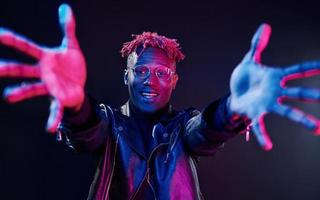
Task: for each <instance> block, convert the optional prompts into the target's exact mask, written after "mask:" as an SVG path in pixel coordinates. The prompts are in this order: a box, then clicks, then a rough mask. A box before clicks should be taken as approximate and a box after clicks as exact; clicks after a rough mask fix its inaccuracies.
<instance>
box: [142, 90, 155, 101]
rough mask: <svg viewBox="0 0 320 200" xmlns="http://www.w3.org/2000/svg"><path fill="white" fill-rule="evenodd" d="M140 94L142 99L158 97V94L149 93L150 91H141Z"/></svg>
mask: <svg viewBox="0 0 320 200" xmlns="http://www.w3.org/2000/svg"><path fill="white" fill-rule="evenodd" d="M140 94H141V95H142V96H143V97H145V98H148V99H151V98H155V97H157V96H158V95H159V93H157V92H150V91H142V92H140Z"/></svg>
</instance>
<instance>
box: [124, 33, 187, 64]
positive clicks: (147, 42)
mask: <svg viewBox="0 0 320 200" xmlns="http://www.w3.org/2000/svg"><path fill="white" fill-rule="evenodd" d="M132 37H133V38H134V39H133V40H132V41H130V42H126V43H124V44H123V47H122V49H121V51H120V52H121V55H122V57H128V56H129V55H130V54H131V53H132V52H135V51H137V48H139V47H141V46H142V47H143V49H144V48H146V47H147V46H151V47H157V48H160V49H162V50H164V51H165V52H166V53H167V56H168V57H169V58H170V59H172V60H174V61H175V62H179V61H181V60H183V59H184V58H185V56H184V55H183V53H182V52H181V51H180V45H179V43H177V41H176V40H175V39H169V38H167V37H165V36H161V35H158V34H157V33H156V32H143V33H142V34H140V35H132Z"/></svg>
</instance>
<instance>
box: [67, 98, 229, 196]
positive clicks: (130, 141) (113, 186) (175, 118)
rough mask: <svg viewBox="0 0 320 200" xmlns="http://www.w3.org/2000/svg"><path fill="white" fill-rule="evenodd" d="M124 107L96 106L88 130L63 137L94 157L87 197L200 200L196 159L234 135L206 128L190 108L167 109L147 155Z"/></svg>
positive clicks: (212, 107)
mask: <svg viewBox="0 0 320 200" xmlns="http://www.w3.org/2000/svg"><path fill="white" fill-rule="evenodd" d="M221 104H223V102H222V103H221V101H217V102H215V103H214V104H213V105H211V109H212V110H214V111H215V110H217V109H218V108H219V106H220V107H222V106H224V105H221ZM128 106H129V104H128V103H127V104H125V105H124V106H122V107H121V109H115V108H110V107H106V106H102V109H101V111H99V112H98V115H99V116H100V117H98V120H97V123H96V124H95V125H94V126H92V127H91V128H88V129H86V130H82V131H77V132H75V133H74V132H72V131H71V133H70V130H69V133H68V134H67V136H68V138H69V140H70V142H71V145H72V147H73V148H75V149H76V150H78V151H89V152H92V153H95V154H98V155H99V157H100V160H99V163H98V165H97V170H96V175H95V178H94V181H93V183H92V185H91V188H90V192H89V196H88V199H97V200H102V199H112V200H114V199H117V200H121V199H158V200H168V199H179V200H180V199H183V200H188V199H190V200H191V199H196V200H197V199H203V197H202V195H201V192H200V188H199V182H198V177H197V170H196V165H197V161H196V158H197V157H198V156H200V155H213V154H214V153H215V152H216V151H217V150H218V149H219V148H220V147H221V146H222V144H223V142H224V141H225V140H226V137H225V135H228V134H229V135H232V136H234V135H235V133H233V132H232V131H228V132H227V133H223V131H221V130H219V129H221V128H218V127H217V128H213V127H212V125H211V127H209V126H208V125H207V123H206V120H205V119H204V116H203V114H202V113H201V112H199V111H197V110H196V109H193V108H190V109H187V110H183V111H181V112H175V111H173V110H172V109H170V110H169V113H168V115H166V116H165V117H164V118H162V119H161V120H160V122H159V123H157V124H156V125H155V126H154V130H153V132H152V134H153V139H152V140H153V141H150V142H151V143H152V145H153V148H152V149H153V150H152V152H151V153H150V154H147V153H145V152H144V151H143V148H142V145H143V144H142V140H141V139H140V138H139V137H137V135H138V134H137V131H138V129H137V127H136V125H135V124H134V123H133V122H132V120H130V113H129V108H128ZM220 109H221V108H220ZM215 112H216V111H215ZM216 113H218V112H216ZM220 117H225V116H220ZM221 135H223V136H224V137H223V138H224V139H223V140H221V138H219V137H220V136H221ZM229 135H228V137H231V136H229Z"/></svg>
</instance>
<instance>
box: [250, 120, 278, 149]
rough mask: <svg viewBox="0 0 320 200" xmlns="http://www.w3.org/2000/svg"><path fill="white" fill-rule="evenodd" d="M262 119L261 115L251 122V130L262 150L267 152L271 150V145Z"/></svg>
mask: <svg viewBox="0 0 320 200" xmlns="http://www.w3.org/2000/svg"><path fill="white" fill-rule="evenodd" d="M263 118H264V115H262V116H261V117H260V118H259V119H258V120H253V121H252V130H253V133H254V135H255V136H256V138H257V140H258V143H259V144H260V145H261V147H262V148H263V149H264V150H266V151H269V150H271V149H272V146H273V144H272V141H271V139H270V137H269V135H268V132H267V130H266V128H265V123H264V120H263Z"/></svg>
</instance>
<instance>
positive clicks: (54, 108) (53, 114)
mask: <svg viewBox="0 0 320 200" xmlns="http://www.w3.org/2000/svg"><path fill="white" fill-rule="evenodd" d="M62 116H63V106H62V104H61V103H60V101H59V100H57V99H54V100H52V102H51V105H50V115H49V119H48V122H47V127H46V129H47V131H48V132H50V133H55V132H56V130H57V128H58V125H59V123H60V122H61V119H62Z"/></svg>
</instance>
